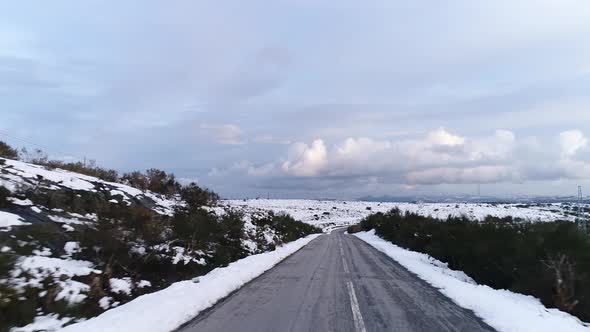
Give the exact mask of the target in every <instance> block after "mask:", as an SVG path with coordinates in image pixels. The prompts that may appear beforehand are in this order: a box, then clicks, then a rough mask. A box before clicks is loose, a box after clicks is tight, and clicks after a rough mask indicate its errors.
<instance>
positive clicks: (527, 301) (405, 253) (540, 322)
mask: <svg viewBox="0 0 590 332" xmlns="http://www.w3.org/2000/svg"><path fill="white" fill-rule="evenodd" d="M354 235H355V236H357V237H358V238H359V239H361V240H363V241H365V242H367V243H368V244H369V245H371V246H373V247H375V248H376V249H377V250H379V251H381V252H383V253H385V254H386V255H387V256H389V257H391V258H393V259H394V260H395V261H397V262H398V263H400V264H401V265H402V266H404V267H405V268H407V269H408V270H409V271H411V272H413V273H415V274H416V275H417V276H418V277H420V278H421V279H423V280H425V281H426V282H428V283H429V284H431V285H432V286H434V287H436V288H438V289H439V290H440V292H441V293H443V294H444V295H446V296H448V297H449V298H451V299H452V300H453V301H455V302H456V303H457V304H458V305H460V306H462V307H463V308H467V309H471V310H473V312H474V313H475V314H476V315H477V316H479V317H481V318H482V319H483V320H484V321H485V322H486V323H487V324H489V325H490V326H492V327H493V328H495V329H497V330H498V331H505V332H520V331H527V332H528V331H537V332H543V331H547V332H553V331H572V332H575V331H585V332H588V331H590V325H588V324H584V323H583V322H581V321H580V320H579V319H577V318H576V317H574V316H572V315H570V314H567V313H565V312H562V311H560V310H558V309H547V308H545V306H543V304H541V302H540V301H539V300H538V299H536V298H534V297H532V296H528V295H522V294H517V293H513V292H510V291H507V290H497V289H493V288H491V287H488V286H485V285H478V284H476V283H474V282H473V280H471V279H470V278H469V277H467V276H466V275H465V274H464V273H463V272H460V271H454V270H451V269H449V268H448V267H447V265H446V264H445V263H443V262H440V261H438V260H436V259H434V258H432V257H430V256H428V255H426V254H423V253H419V252H415V251H410V250H406V249H403V248H401V247H398V246H396V245H394V244H392V243H390V242H387V241H386V240H383V239H382V238H380V237H378V236H377V235H375V231H369V232H361V233H356V234H354Z"/></svg>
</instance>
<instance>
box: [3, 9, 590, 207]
mask: <svg viewBox="0 0 590 332" xmlns="http://www.w3.org/2000/svg"><path fill="white" fill-rule="evenodd" d="M0 100H1V105H0V107H1V108H0V112H1V117H0V139H3V140H6V141H8V142H9V143H11V144H13V145H16V146H23V145H27V144H25V143H24V142H22V141H21V140H18V139H25V140H27V141H28V142H32V143H35V144H39V145H41V146H43V147H44V148H45V150H47V151H48V152H49V153H50V154H51V156H52V157H54V158H81V157H83V156H86V157H88V158H91V159H96V160H97V161H98V163H99V164H100V165H103V166H106V167H110V168H115V169H117V170H119V171H129V170H133V169H146V168H149V167H157V168H161V169H164V170H167V171H172V172H174V173H175V174H176V175H177V176H178V177H180V178H182V179H183V180H185V181H188V180H196V181H197V182H198V183H200V184H202V185H205V186H209V187H211V188H212V189H214V190H216V191H218V192H220V193H221V194H222V195H223V196H225V197H253V196H257V195H261V196H266V195H267V193H270V194H271V195H272V196H273V197H334V198H355V197H359V196H363V195H381V194H390V195H415V194H424V193H429V194H439V195H448V194H474V193H476V188H477V184H478V183H480V184H481V188H482V189H481V190H482V194H493V195H508V196H509V195H520V194H526V195H546V194H559V195H570V194H576V190H577V188H576V186H577V185H578V184H581V185H585V186H586V187H587V190H590V144H589V142H588V139H589V138H590V1H587V0H577V1H576V0H495V1H473V0H463V1H424V0H416V1H409V0H408V1H396V0H384V1H321V0H319V1H318V0H283V1H235V2H233V1H145V0H142V1H59V0H57V1H51V2H45V3H39V2H38V1H4V2H2V3H1V4H0Z"/></svg>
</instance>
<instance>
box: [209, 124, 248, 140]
mask: <svg viewBox="0 0 590 332" xmlns="http://www.w3.org/2000/svg"><path fill="white" fill-rule="evenodd" d="M201 129H204V130H205V131H206V132H207V133H208V134H211V135H212V136H213V139H214V140H215V142H217V143H219V144H244V143H245V142H244V141H243V140H242V129H240V127H238V126H236V125H233V124H225V125H209V124H203V125H201Z"/></svg>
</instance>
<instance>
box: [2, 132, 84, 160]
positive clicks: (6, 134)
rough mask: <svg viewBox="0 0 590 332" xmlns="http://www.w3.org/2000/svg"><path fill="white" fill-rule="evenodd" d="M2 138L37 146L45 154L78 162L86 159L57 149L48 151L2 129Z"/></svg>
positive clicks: (44, 147)
mask: <svg viewBox="0 0 590 332" xmlns="http://www.w3.org/2000/svg"><path fill="white" fill-rule="evenodd" d="M0 136H4V137H7V138H9V139H12V140H16V141H19V142H21V143H25V144H27V145H32V146H35V147H37V148H40V149H41V150H42V151H45V152H48V153H53V154H56V153H57V154H61V155H64V156H68V157H72V158H74V159H77V160H78V161H82V160H85V159H86V157H82V158H80V157H79V156H76V155H75V154H73V153H66V152H64V151H58V150H55V149H48V148H47V147H46V146H43V145H41V144H38V143H35V142H33V141H31V140H30V139H25V138H22V137H19V136H16V135H14V134H12V133H9V132H7V131H5V130H2V129H0Z"/></svg>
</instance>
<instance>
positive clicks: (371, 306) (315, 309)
mask: <svg viewBox="0 0 590 332" xmlns="http://www.w3.org/2000/svg"><path fill="white" fill-rule="evenodd" d="M179 331H183V332H188V331H191V332H193V331H194V332H197V331H198V332H204V331H273V332H274V331H469V332H475V331H494V330H493V329H492V328H491V327H489V326H488V325H486V324H485V323H483V322H482V321H481V320H480V319H479V318H478V317H476V316H475V315H474V314H473V313H472V312H471V311H469V310H466V309H463V308H461V307H459V306H457V305H456V304H454V303H453V302H452V301H451V300H449V299H448V298H447V297H445V296H444V295H442V294H441V293H440V292H439V291H437V290H436V289H435V288H433V287H432V286H430V285H428V284H427V283H425V282H424V281H422V280H420V279H418V278H417V277H416V276H415V275H413V274H412V273H410V272H408V271H407V270H406V269H405V268H404V267H402V266H401V265H399V264H398V263H397V262H395V261H393V260H392V259H390V258H389V257H387V256H385V255H384V254H383V253H381V252H379V251H377V250H376V249H374V248H373V247H371V246H369V245H368V244H366V243H365V242H363V241H362V240H359V239H358V238H356V237H354V236H351V235H345V234H342V231H336V232H333V233H332V234H329V235H322V236H320V237H318V238H317V239H315V240H313V241H312V242H310V243H309V244H308V245H307V246H305V247H303V248H302V249H301V250H299V251H298V252H296V253H295V254H293V255H291V256H290V257H288V258H287V259H285V260H284V261H283V262H281V263H280V264H279V265H277V266H276V267H274V268H273V269H272V270H270V271H268V272H266V273H264V274H263V275H261V276H260V277H258V278H257V279H255V280H253V281H252V282H250V283H248V284H247V285H245V286H244V287H243V288H241V289H240V290H238V291H237V292H235V293H233V294H232V295H230V296H229V297H227V298H226V299H225V300H223V301H221V302H219V303H217V304H216V305H215V306H213V307H212V308H211V309H209V310H207V311H206V312H203V313H201V314H200V315H199V316H197V317H196V318H195V319H193V320H192V321H190V322H189V323H187V324H185V325H184V326H183V327H181V328H180V329H179Z"/></svg>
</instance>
